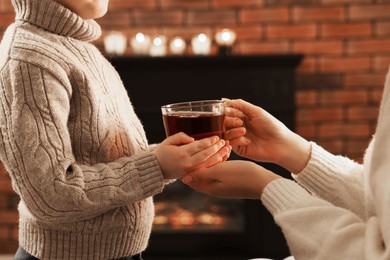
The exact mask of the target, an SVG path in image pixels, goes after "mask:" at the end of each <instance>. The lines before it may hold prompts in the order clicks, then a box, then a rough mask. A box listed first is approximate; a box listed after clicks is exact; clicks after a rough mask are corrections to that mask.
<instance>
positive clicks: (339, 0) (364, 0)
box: [321, 0, 387, 5]
mask: <svg viewBox="0 0 390 260" xmlns="http://www.w3.org/2000/svg"><path fill="white" fill-rule="evenodd" d="M386 1H387V0H386ZM321 3H322V4H324V5H327V4H343V3H350V4H368V3H372V0H321Z"/></svg>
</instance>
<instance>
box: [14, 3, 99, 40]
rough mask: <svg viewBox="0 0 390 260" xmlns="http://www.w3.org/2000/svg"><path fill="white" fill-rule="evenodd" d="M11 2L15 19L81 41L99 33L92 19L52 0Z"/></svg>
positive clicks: (95, 37)
mask: <svg viewBox="0 0 390 260" xmlns="http://www.w3.org/2000/svg"><path fill="white" fill-rule="evenodd" d="M12 4H13V6H14V8H15V12H16V20H17V21H25V22H29V23H31V24H34V25H36V26H38V27H41V28H43V29H46V30H48V31H50V32H52V33H55V34H59V35H62V36H65V37H72V38H75V39H79V40H82V41H88V42H89V41H93V40H96V39H97V38H99V37H100V35H101V29H100V26H99V25H98V24H97V23H96V22H95V21H94V20H83V19H82V18H81V17H80V16H78V15H77V14H75V13H73V12H72V11H70V10H69V9H67V8H65V7H63V6H62V5H60V4H58V3H57V2H55V1H53V0H12Z"/></svg>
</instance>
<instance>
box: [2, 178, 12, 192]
mask: <svg viewBox="0 0 390 260" xmlns="http://www.w3.org/2000/svg"><path fill="white" fill-rule="evenodd" d="M10 192H14V191H13V189H12V185H11V180H2V179H0V196H2V195H3V194H6V193H10Z"/></svg>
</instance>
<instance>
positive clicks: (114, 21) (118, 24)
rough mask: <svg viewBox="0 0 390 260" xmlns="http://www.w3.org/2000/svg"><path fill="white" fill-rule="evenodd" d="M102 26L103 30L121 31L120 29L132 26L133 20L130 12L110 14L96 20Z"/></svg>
mask: <svg viewBox="0 0 390 260" xmlns="http://www.w3.org/2000/svg"><path fill="white" fill-rule="evenodd" d="M96 21H97V22H98V23H99V24H100V25H101V26H102V29H105V28H107V29H108V30H113V29H112V28H115V30H119V29H118V28H127V27H129V26H130V25H131V22H132V18H131V14H130V13H128V12H109V13H107V14H106V15H105V16H103V17H102V18H99V19H96Z"/></svg>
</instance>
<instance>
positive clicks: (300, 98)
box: [295, 90, 318, 107]
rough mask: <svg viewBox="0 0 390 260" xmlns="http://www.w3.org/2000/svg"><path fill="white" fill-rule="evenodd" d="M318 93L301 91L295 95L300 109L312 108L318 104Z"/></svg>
mask: <svg viewBox="0 0 390 260" xmlns="http://www.w3.org/2000/svg"><path fill="white" fill-rule="evenodd" d="M317 100H318V91H314V90H300V91H297V92H296V94H295V102H296V104H297V105H298V106H299V107H305V106H312V105H315V104H316V103H317Z"/></svg>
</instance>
